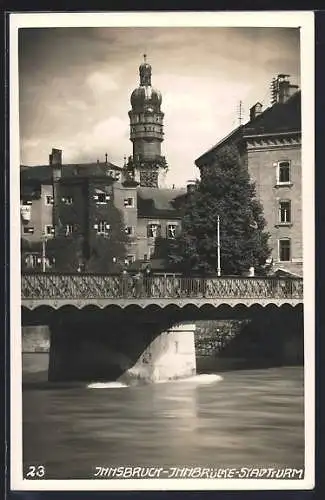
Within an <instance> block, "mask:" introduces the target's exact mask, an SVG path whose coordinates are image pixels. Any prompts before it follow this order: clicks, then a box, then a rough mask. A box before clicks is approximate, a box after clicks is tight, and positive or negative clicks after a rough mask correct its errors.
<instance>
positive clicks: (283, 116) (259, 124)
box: [195, 91, 301, 167]
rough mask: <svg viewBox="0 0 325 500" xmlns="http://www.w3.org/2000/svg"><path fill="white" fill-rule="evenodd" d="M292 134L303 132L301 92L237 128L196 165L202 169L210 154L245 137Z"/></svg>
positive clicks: (197, 160)
mask: <svg viewBox="0 0 325 500" xmlns="http://www.w3.org/2000/svg"><path fill="white" fill-rule="evenodd" d="M290 132H296V133H299V132H301V92H300V91H297V92H295V94H293V95H292V96H291V97H290V98H289V99H288V100H287V101H286V102H284V103H277V104H274V105H273V106H271V107H269V108H267V109H266V110H265V111H263V112H262V113H261V114H260V115H258V116H257V117H256V118H254V119H253V120H250V121H249V122H247V123H246V124H244V125H240V126H239V127H237V128H235V129H234V130H233V131H232V132H230V133H229V134H228V135H227V136H226V137H224V138H223V139H221V140H220V141H219V142H217V143H216V144H215V145H214V146H212V148H210V149H208V150H207V151H206V152H205V153H203V154H202V155H201V156H200V157H199V158H197V159H196V160H195V164H196V165H197V166H198V167H200V166H201V165H202V163H203V162H204V161H205V160H206V158H207V157H208V156H209V154H211V153H214V152H215V151H216V150H218V149H219V148H220V147H222V146H225V145H226V144H230V143H233V142H234V141H237V140H240V139H243V138H245V137H249V136H256V135H261V134H277V133H290Z"/></svg>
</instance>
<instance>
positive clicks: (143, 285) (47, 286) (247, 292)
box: [21, 273, 303, 300]
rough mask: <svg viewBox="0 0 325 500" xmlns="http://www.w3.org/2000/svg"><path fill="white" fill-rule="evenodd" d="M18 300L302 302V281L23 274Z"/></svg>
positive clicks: (292, 279) (267, 278)
mask: <svg viewBox="0 0 325 500" xmlns="http://www.w3.org/2000/svg"><path fill="white" fill-rule="evenodd" d="M21 297H22V299H23V300H24V299H53V300H58V299H66V300H74V299H75V300H80V299H87V298H88V299H141V298H147V299H150V298H151V299H153V300H154V299H184V298H196V299H200V298H201V299H216V298H224V299H232V298H233V299H236V298H237V299H260V300H261V299H302V298H303V280H302V278H278V277H277V278H272V277H265V278H264V277H262V278H258V277H254V278H246V277H218V278H200V277H195V278H185V277H174V276H154V277H150V278H144V279H134V278H132V277H131V276H126V277H122V276H112V275H104V274H103V275H100V274H55V273H39V274H38V273H31V274H28V273H24V274H22V279H21Z"/></svg>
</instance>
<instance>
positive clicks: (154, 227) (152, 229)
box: [147, 222, 161, 238]
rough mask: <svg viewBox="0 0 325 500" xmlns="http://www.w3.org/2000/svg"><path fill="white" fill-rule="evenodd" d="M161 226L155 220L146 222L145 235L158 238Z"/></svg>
mask: <svg viewBox="0 0 325 500" xmlns="http://www.w3.org/2000/svg"><path fill="white" fill-rule="evenodd" d="M160 230H161V226H160V224H158V223H156V222H152V223H150V224H148V228H147V236H148V238H158V237H159V236H160Z"/></svg>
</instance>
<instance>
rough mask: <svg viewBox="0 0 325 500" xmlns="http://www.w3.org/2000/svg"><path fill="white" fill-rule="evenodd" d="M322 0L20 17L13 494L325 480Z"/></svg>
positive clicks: (14, 77) (14, 42)
mask: <svg viewBox="0 0 325 500" xmlns="http://www.w3.org/2000/svg"><path fill="white" fill-rule="evenodd" d="M313 22H314V20H313V14H312V13H311V12H300V13H299V12H261V13H258V12H255V13H248V12H246V13H240V12H237V13H218V12H214V13H207V12H206V13H204V12H201V13H195V12H192V13H191V12H187V13H185V12H184V13H181V12H177V13H167V12H165V13H163V12H160V13H158V12H157V13H146V12H143V13H98V14H96V13H94V14H81V13H80V14H79V13H75V14H54V13H52V14H51V13H47V14H46V13H43V14H37V13H35V14H11V16H10V41H11V44H10V131H11V134H10V189H11V201H10V217H11V225H10V227H11V268H10V273H11V298H10V300H11V315H10V316H11V487H12V489H19V490H55V489H65V490H78V489H79V490H81V489H82V490H85V489H91V490H96V489H98V490H123V489H125V490H133V489H134V490H141V489H143V490H151V489H152V490H159V489H164V490H168V489H170V490H189V489H192V490H193V489H195V490H220V489H225V490H226V489H268V490H270V489H311V488H313V485H314V297H313V288H314V246H313V244H314V243H313V241H314V203H313V199H314V186H313V178H314V177H313V176H314V158H313V141H314V135H313V130H314V129H313V127H314V124H313V119H314V118H313V116H314V115H313V110H314V95H313V92H314V90H313V83H314V80H313V79H314V67H313V51H314V33H313Z"/></svg>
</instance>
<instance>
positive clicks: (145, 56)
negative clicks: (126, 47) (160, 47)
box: [143, 54, 147, 63]
mask: <svg viewBox="0 0 325 500" xmlns="http://www.w3.org/2000/svg"><path fill="white" fill-rule="evenodd" d="M143 60H144V62H145V63H146V62H147V54H143Z"/></svg>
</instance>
